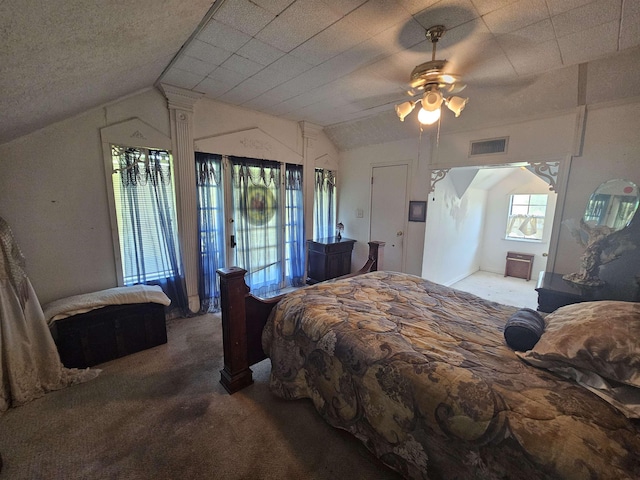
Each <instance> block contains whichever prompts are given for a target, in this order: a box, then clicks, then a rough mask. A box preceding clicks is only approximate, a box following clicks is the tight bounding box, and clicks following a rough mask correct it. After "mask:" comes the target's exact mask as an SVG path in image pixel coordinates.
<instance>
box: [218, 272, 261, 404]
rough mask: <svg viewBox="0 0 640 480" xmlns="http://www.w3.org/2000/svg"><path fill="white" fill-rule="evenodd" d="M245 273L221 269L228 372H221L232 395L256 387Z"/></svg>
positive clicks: (223, 339) (224, 342)
mask: <svg viewBox="0 0 640 480" xmlns="http://www.w3.org/2000/svg"><path fill="white" fill-rule="evenodd" d="M245 273H247V271H246V270H244V269H243V268H237V267H231V268H220V269H218V275H220V302H221V308H222V344H223V351H224V368H223V369H222V370H220V383H221V384H222V386H223V387H224V388H225V389H226V390H227V391H228V392H229V393H234V392H237V391H238V390H240V389H242V388H244V387H246V386H248V385H251V384H252V383H253V377H252V372H251V369H250V368H249V359H248V356H247V324H246V308H245V296H246V295H247V293H248V292H249V287H247V284H246V283H245V281H244V274H245Z"/></svg>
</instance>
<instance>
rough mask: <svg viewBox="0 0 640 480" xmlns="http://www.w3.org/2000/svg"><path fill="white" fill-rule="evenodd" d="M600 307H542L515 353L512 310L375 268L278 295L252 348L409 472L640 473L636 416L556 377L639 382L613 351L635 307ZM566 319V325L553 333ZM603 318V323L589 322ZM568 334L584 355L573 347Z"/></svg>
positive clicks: (285, 383)
mask: <svg viewBox="0 0 640 480" xmlns="http://www.w3.org/2000/svg"><path fill="white" fill-rule="evenodd" d="M245 293H246V286H245ZM247 295H248V293H247ZM245 300H246V297H245ZM595 303H597V305H595V306H594V305H593V304H586V303H585V304H577V305H571V306H567V307H563V309H560V310H558V311H557V312H554V313H552V314H550V315H548V316H547V317H546V318H545V322H546V323H547V330H545V332H544V333H543V334H542V336H541V337H540V341H539V342H538V343H537V344H536V345H535V347H534V348H533V350H530V351H527V352H515V351H514V350H512V349H511V348H510V347H509V346H508V345H507V344H506V343H505V337H504V329H505V324H506V322H507V321H508V320H509V319H510V318H511V317H512V316H513V315H514V314H516V313H517V310H518V309H517V308H515V307H509V306H505V305H500V304H497V303H493V302H489V301H486V300H483V299H480V298H479V297H476V296H474V295H471V294H468V293H465V292H461V291H457V290H454V289H451V288H447V287H444V286H441V285H437V284H434V283H431V282H428V281H426V280H424V279H421V278H419V277H414V276H411V275H405V274H400V273H395V272H384V271H377V272H370V273H364V274H362V275H358V276H353V277H350V278H345V279H337V280H332V281H328V282H322V283H319V284H317V285H313V286H309V287H306V288H303V289H300V290H298V291H296V292H294V293H291V294H288V295H287V296H285V297H284V298H282V299H279V301H278V302H277V303H275V304H274V305H272V306H271V311H270V313H269V318H268V321H267V322H266V325H265V327H264V329H263V338H262V339H263V345H262V347H263V348H260V352H261V353H262V354H266V355H267V356H268V357H269V358H270V360H271V365H272V371H271V378H270V389H271V390H272V392H273V393H274V394H276V395H278V396H280V397H282V398H286V399H298V398H309V399H311V401H312V402H313V403H314V405H315V407H316V409H317V410H318V412H319V413H320V415H321V416H322V417H323V418H324V419H325V420H326V421H327V422H328V423H330V424H331V425H333V426H334V427H337V428H341V429H344V430H346V431H348V432H350V433H352V434H353V435H354V436H356V437H357V438H358V439H360V440H361V441H362V442H363V443H364V445H365V446H366V447H367V448H368V449H369V450H370V451H371V452H372V453H373V454H375V455H376V456H377V457H378V458H379V459H381V460H382V462H384V463H385V464H386V465H388V466H389V467H390V468H392V469H394V470H396V471H398V472H400V473H401V474H402V475H403V476H404V477H406V478H412V479H413V478H423V479H427V478H428V479H438V478H443V479H465V480H466V479H476V478H477V479H507V478H521V479H551V478H562V479H585V478H588V479H638V478H640V435H639V434H640V424H639V423H638V420H637V419H633V418H628V416H627V415H625V414H624V413H622V412H621V410H620V409H618V408H616V406H614V405H613V404H612V403H610V402H608V401H605V400H604V399H603V398H604V397H602V396H598V395H595V394H594V393H593V392H592V391H590V390H589V389H587V388H585V387H583V386H581V385H579V384H578V383H577V382H576V381H575V380H571V379H567V378H565V377H564V376H563V375H566V374H567V372H568V371H570V370H573V371H574V372H575V371H583V372H584V371H587V370H586V367H589V368H593V369H594V370H595V371H598V372H599V373H600V374H602V377H599V378H603V377H604V378H606V379H608V380H609V383H611V384H612V385H613V386H614V387H615V386H619V385H622V384H624V385H626V386H627V387H630V388H631V389H635V390H638V388H637V387H640V383H638V384H637V385H635V383H634V382H640V372H639V369H640V361H639V356H638V352H637V351H636V352H635V353H633V352H631V353H629V352H627V357H628V358H627V360H626V363H625V360H624V359H620V358H619V357H620V356H621V355H622V353H621V349H618V350H615V349H614V347H613V346H612V345H618V347H619V346H620V345H619V344H620V343H624V337H625V333H624V332H625V330H624V328H625V325H627V327H628V328H629V329H631V330H627V331H626V338H627V340H628V339H629V338H631V341H630V342H628V343H629V346H630V347H634V345H635V344H636V343H637V341H636V340H635V339H637V338H640V337H639V335H640V331H638V329H640V304H631V303H628V304H627V302H614V303H605V302H601V303H600V302H595ZM620 304H624V305H620ZM235 306H236V305H233V306H229V305H227V307H228V308H231V309H233V308H235ZM224 308H225V306H224V303H223V318H224ZM603 312H604V313H603ZM563 316H565V317H568V318H569V320H568V321H567V323H568V324H569V327H568V329H569V330H568V332H567V331H558V330H562V328H561V327H562V325H563V321H564V319H563V318H562V317H563ZM603 316H604V317H606V318H607V322H609V323H607V327H606V329H602V328H600V329H596V328H594V325H597V323H598V322H599V321H602V320H603ZM612 316H613V317H616V318H614V320H616V321H617V322H618V323H615V322H614V323H611V322H610V318H609V317H612ZM583 317H584V321H585V322H587V325H585V327H586V328H585V329H584V331H583V332H582V333H581V334H579V335H578V334H576V333H575V328H577V327H576V325H577V324H578V323H579V322H580V321H583ZM618 317H619V318H618ZM227 320H228V318H227ZM251 321H253V322H257V321H258V319H257V317H253V318H252V319H251ZM614 324H615V325H614ZM612 325H613V326H612ZM616 325H617V326H616ZM558 326H560V327H558ZM614 326H615V327H616V328H618V327H619V328H622V333H621V332H620V331H618V330H616V328H614ZM572 329H573V330H572ZM634 329H635V330H634ZM614 330H615V334H614V333H613V332H614ZM572 332H573V333H572ZM609 333H610V334H611V337H612V338H611V339H609V340H604V341H603V340H602V337H603V336H606V335H608V334H609ZM563 335H564V336H563ZM631 335H635V337H631ZM545 336H547V338H545ZM554 336H555V337H556V338H555V339H554V338H553V337H554ZM572 338H575V339H576V341H577V342H581V343H582V344H583V345H582V349H581V348H580V346H579V345H573V346H569V347H567V342H569V343H570V339H572ZM554 340H555V341H557V342H558V343H557V345H554ZM607 341H609V342H610V343H607ZM590 346H591V347H590ZM232 347H233V345H225V356H226V355H227V353H228V352H227V349H229V350H233V348H232ZM538 347H540V349H539V352H536V350H537V349H538ZM563 348H565V349H567V351H565V352H562V349H563ZM588 348H594V349H595V350H596V351H597V352H596V353H598V352H599V354H600V355H599V356H598V355H597V354H596V355H595V356H593V358H592V359H591V360H592V361H593V362H594V363H593V364H592V365H586V363H585V362H587V360H588V359H585V358H584V355H582V356H581V355H575V351H576V349H577V350H578V351H582V352H583V351H584V350H585V349H588ZM635 348H636V349H637V346H636V347H635ZM614 350H615V351H614ZM562 353H563V354H564V358H563V357H562V355H561V354H562ZM572 353H573V354H574V355H573V358H571V357H572ZM229 354H230V355H231V354H232V353H229ZM607 355H609V357H607ZM533 363H536V364H537V366H533V365H532V364H533ZM616 375H617V376H616ZM611 377H616V378H617V381H615V382H614V381H613V380H612V379H611ZM634 385H635V386H634ZM614 403H615V402H614ZM627 414H628V412H627Z"/></svg>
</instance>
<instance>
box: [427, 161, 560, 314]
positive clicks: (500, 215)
mask: <svg viewBox="0 0 640 480" xmlns="http://www.w3.org/2000/svg"><path fill="white" fill-rule="evenodd" d="M556 197H557V195H556V193H555V192H554V191H551V190H550V187H549V184H548V182H547V181H546V180H545V179H543V178H541V177H540V176H538V175H536V173H534V172H533V171H532V170H531V169H530V168H529V167H528V166H527V165H526V164H523V165H504V166H495V165H493V166H489V167H457V168H452V169H451V170H450V171H449V172H448V173H447V175H446V176H445V177H444V178H443V179H442V180H441V181H439V182H438V183H437V185H436V186H435V189H434V191H433V192H432V195H431V196H430V199H429V202H428V203H429V205H428V208H427V220H426V231H425V251H424V257H423V258H424V260H423V265H422V277H424V278H426V279H428V280H431V281H434V282H437V283H440V284H443V285H449V286H454V288H459V289H461V290H465V291H470V293H474V294H476V295H478V296H481V297H483V298H487V299H489V300H492V301H499V302H501V303H508V304H513V303H512V302H517V303H526V306H528V307H529V308H535V305H536V304H532V302H534V301H536V299H537V293H536V291H535V287H536V283H537V278H538V275H539V272H542V271H545V269H546V263H547V258H548V257H547V255H548V252H549V246H550V243H551V231H552V225H553V217H554V213H555V206H556V200H557V198H556ZM540 198H544V201H545V203H546V206H545V207H543V208H541V207H539V205H537V204H538V203H539V199H540ZM526 199H528V200H529V204H531V205H529V204H527V205H526V206H527V207H528V208H525V209H524V210H522V209H520V204H521V203H523V201H524V200H526ZM532 206H535V208H533V207H532ZM540 217H542V218H540ZM512 227H515V230H516V231H515V233H514V232H512V233H509V232H510V231H511V228H512ZM508 252H517V253H523V254H527V255H532V256H533V264H532V273H531V280H529V281H527V280H526V279H523V278H514V277H504V274H505V266H506V257H507V254H508ZM465 279H468V280H466V281H465ZM478 287H481V288H478ZM521 290H522V291H523V292H524V293H523V295H524V296H523V297H521V296H520V293H517V292H520V291H521ZM510 291H511V292H512V293H513V295H512V296H511V297H509V292H510ZM502 298H511V299H512V300H511V302H505V301H503V300H500V299H502ZM520 298H522V299H520ZM536 303H537V301H536ZM521 306H525V305H521Z"/></svg>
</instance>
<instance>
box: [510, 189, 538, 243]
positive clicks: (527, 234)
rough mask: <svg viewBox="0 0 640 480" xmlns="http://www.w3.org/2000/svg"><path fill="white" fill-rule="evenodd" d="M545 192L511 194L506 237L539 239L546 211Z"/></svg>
mask: <svg viewBox="0 0 640 480" xmlns="http://www.w3.org/2000/svg"><path fill="white" fill-rule="evenodd" d="M547 198H548V195H547V194H544V193H543V194H531V195H528V194H517V195H511V201H510V204H509V217H508V218H507V233H506V238H507V239H509V240H534V241H541V240H542V233H543V231H544V221H545V214H546V212H547Z"/></svg>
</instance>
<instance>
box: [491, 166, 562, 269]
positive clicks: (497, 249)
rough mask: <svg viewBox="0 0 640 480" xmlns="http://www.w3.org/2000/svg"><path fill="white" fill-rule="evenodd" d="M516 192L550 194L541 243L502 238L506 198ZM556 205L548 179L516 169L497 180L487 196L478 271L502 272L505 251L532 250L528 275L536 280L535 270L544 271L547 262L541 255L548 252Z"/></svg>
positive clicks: (507, 203) (524, 251)
mask: <svg viewBox="0 0 640 480" xmlns="http://www.w3.org/2000/svg"><path fill="white" fill-rule="evenodd" d="M519 193H522V194H535V193H542V194H544V193H547V194H549V197H548V203H547V212H546V222H545V228H544V232H543V236H542V241H541V242H532V241H528V240H507V239H505V230H506V228H507V215H508V213H509V199H510V196H511V195H515V194H519ZM555 208H556V194H555V193H553V192H550V191H549V185H548V184H547V182H545V181H544V180H542V179H540V178H539V177H538V176H536V175H535V174H533V173H531V172H530V171H528V170H526V169H524V170H523V169H520V168H518V169H516V170H514V172H513V173H512V174H511V175H509V176H508V177H506V178H504V179H503V180H501V181H500V182H498V183H497V184H496V185H495V186H494V187H493V188H491V189H490V190H489V192H488V196H487V210H486V215H485V220H484V224H485V230H484V236H483V241H482V254H481V261H480V270H484V271H487V272H493V273H500V274H503V273H504V268H505V259H506V256H507V252H509V251H515V252H522V253H531V254H534V255H535V258H534V261H533V273H532V277H531V278H532V279H536V278H537V277H538V272H540V271H544V266H545V265H546V263H547V258H546V257H543V256H542V254H543V253H548V251H549V241H550V239H551V227H552V225H553V216H554V212H555Z"/></svg>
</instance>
